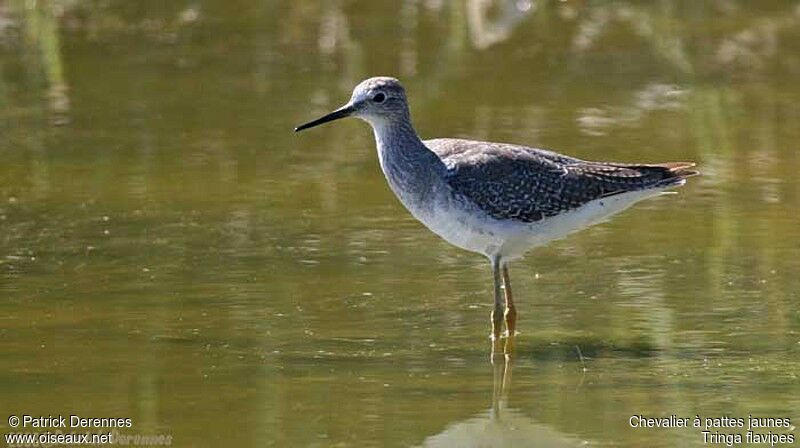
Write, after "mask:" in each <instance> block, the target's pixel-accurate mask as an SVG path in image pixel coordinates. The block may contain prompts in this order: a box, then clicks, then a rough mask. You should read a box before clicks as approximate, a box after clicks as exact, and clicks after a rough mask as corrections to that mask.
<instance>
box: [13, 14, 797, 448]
mask: <svg viewBox="0 0 800 448" xmlns="http://www.w3.org/2000/svg"><path fill="white" fill-rule="evenodd" d="M486 5H490V6H486ZM384 74H388V75H394V76H397V77H400V78H401V79H402V80H403V81H404V83H405V86H406V89H407V90H408V92H409V96H410V99H411V103H412V104H411V107H412V114H413V115H414V118H415V123H416V127H417V129H418V131H419V132H420V134H421V135H423V137H425V138H432V137H442V136H459V137H467V138H476V139H486V140H496V141H507V142H515V143H522V144H529V145H535V146H539V147H547V148H552V149H556V150H559V151H562V152H567V153H569V154H570V155H573V156H577V157H581V158H585V159H614V160H619V161H669V160H693V161H696V162H697V163H698V165H699V167H700V169H701V171H702V172H703V174H704V175H703V176H702V177H699V178H693V179H691V181H690V182H689V183H688V185H687V186H685V187H684V188H682V189H680V191H679V194H677V195H671V196H664V197H660V198H657V199H654V200H649V201H646V202H643V203H640V204H638V205H636V206H635V207H634V208H633V209H631V210H628V211H626V212H625V213H623V214H621V215H619V216H617V217H616V218H614V219H613V220H612V221H610V222H608V223H606V224H602V225H599V226H596V227H593V228H591V229H589V230H586V231H583V232H581V233H579V234H575V235H573V236H571V237H570V238H568V239H565V240H563V241H559V242H556V243H553V244H551V245H549V246H547V247H545V248H541V249H538V250H536V251H534V252H532V253H531V254H530V255H529V256H528V257H527V258H526V259H525V260H523V261H520V262H517V263H515V264H513V265H512V266H511V274H512V279H513V282H514V290H515V294H516V297H517V301H518V309H519V313H520V317H519V322H518V326H519V328H520V331H521V334H520V336H519V337H518V341H517V349H518V355H517V358H516V360H515V361H514V363H513V365H511V366H510V367H509V370H510V372H508V373H513V374H512V375H506V382H505V388H504V389H502V388H501V387H500V385H499V384H500V383H501V382H502V378H503V376H504V370H503V368H504V367H505V366H502V365H499V364H498V365H495V366H492V365H491V364H490V363H489V362H488V349H489V343H488V339H487V334H488V315H489V311H490V304H491V294H492V285H491V273H490V271H489V267H488V264H487V263H486V261H485V260H484V259H482V258H481V257H480V256H477V255H474V254H469V253H465V252H462V251H459V250H458V249H455V248H453V247H450V246H449V245H448V244H447V243H445V242H443V241H441V240H439V239H438V238H437V237H436V236H435V235H433V234H431V233H429V232H428V231H427V230H426V229H424V228H423V227H422V226H421V225H420V224H418V223H417V222H415V221H414V220H413V218H411V217H410V215H409V214H408V213H407V212H406V211H405V210H403V209H402V207H401V206H400V205H399V203H398V202H397V200H396V199H395V198H394V197H393V196H392V194H391V192H390V191H389V189H388V188H387V187H386V184H385V181H384V179H383V177H382V174H381V172H380V169H379V166H378V163H377V160H376V156H375V151H374V142H373V140H372V133H371V132H370V131H369V129H368V128H367V126H366V125H364V124H363V123H360V122H357V121H356V120H349V121H347V120H346V121H342V122H338V123H336V124H333V125H328V126H326V127H324V128H319V129H314V130H312V131H307V132H306V133H304V134H302V135H295V134H293V133H292V128H293V127H294V126H295V125H297V124H299V123H301V122H304V121H307V120H308V119H311V118H315V117H316V116H318V115H320V114H322V113H324V112H327V111H329V110H332V109H333V108H335V107H337V106H338V105H340V104H342V103H343V102H345V101H346V100H347V98H348V97H349V95H350V90H351V89H352V87H353V86H354V85H355V84H356V83H357V82H358V81H360V80H361V79H363V78H366V77H368V76H373V75H384ZM798 75H800V8H798V7H797V5H796V3H792V2H778V1H774V2H773V1H770V2H757V3H756V2H743V1H742V2H737V1H723V2H714V3H712V2H677V1H662V2H657V3H654V4H652V5H646V4H639V2H615V3H613V4H605V3H602V2H601V3H598V4H594V3H591V2H590V3H584V2H572V1H566V2H555V1H553V2H548V1H539V2H524V1H523V2H508V3H507V2H502V1H495V2H482V1H463V2H437V1H426V2H415V1H405V2H389V1H387V2H376V1H371V2H363V1H356V2H320V3H316V2H260V3H251V2H225V1H221V0H219V1H200V2H185V1H176V2H168V3H166V4H165V3H163V2H156V1H143V2H135V3H133V4H130V3H129V2H122V1H116V0H112V1H107V2H100V3H98V2H84V1H80V0H73V1H63V2H46V1H42V2H23V1H11V2H9V3H7V4H5V5H0V103H2V106H3V107H1V108H0V132H1V133H2V134H0V135H2V139H0V160H2V164H0V298H2V300H0V360H1V361H0V362H2V367H3V368H2V369H0V389H1V390H3V397H2V400H0V402H2V406H0V413H2V414H3V415H4V417H3V419H0V422H1V423H0V425H4V426H2V428H3V433H4V434H7V433H9V432H10V431H11V429H10V428H9V427H8V425H6V422H5V420H6V417H7V416H8V415H11V414H16V415H22V414H30V415H48V414H50V415H57V414H61V415H69V414H78V415H82V416H94V417H129V418H131V419H132V421H133V427H132V428H130V429H126V430H125V431H122V432H123V433H125V434H140V435H159V434H160V435H170V436H171V437H172V439H171V440H172V444H173V445H174V446H265V445H266V446H701V445H703V436H702V434H701V433H700V430H698V429H634V428H631V426H630V425H629V418H630V417H631V416H632V415H643V416H654V417H658V416H669V415H672V414H674V415H677V416H682V417H694V416H695V415H700V416H701V417H721V416H732V417H747V416H748V415H750V414H752V415H754V416H762V417H787V418H790V419H792V424H793V425H796V424H797V422H800V393H799V392H800V379H799V378H798V367H800V362H798V355H800V311H798V310H799V309H800V307H798V304H800V293H799V292H798V291H800V277H798V275H797V273H798V272H800V261H799V260H798V253H799V252H798V251H800V226H798V217H797V213H796V210H798V208H800V179H798V177H797V176H796V173H797V172H800V156H799V155H798V154H800V153H799V152H798V149H799V148H798V143H797V142H798V141H800V126H798V123H800V106H798V105H799V104H800V84H798V83H797V79H798ZM501 389H502V390H501ZM719 431H721V432H723V433H730V432H732V431H731V430H725V429H720V430H719ZM762 432H763V433H766V430H764V431H762ZM773 432H776V433H781V434H794V435H795V437H797V435H798V434H797V431H796V430H795V429H794V428H792V429H790V430H788V432H787V431H786V430H780V429H778V430H776V429H773Z"/></svg>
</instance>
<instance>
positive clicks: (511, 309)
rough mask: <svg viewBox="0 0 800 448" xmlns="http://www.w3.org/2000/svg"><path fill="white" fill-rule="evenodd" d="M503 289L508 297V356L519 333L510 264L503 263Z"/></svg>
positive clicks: (506, 317) (506, 318)
mask: <svg viewBox="0 0 800 448" xmlns="http://www.w3.org/2000/svg"><path fill="white" fill-rule="evenodd" d="M503 291H504V293H505V294H504V295H505V299H506V311H505V314H504V316H505V320H506V346H505V352H506V356H508V355H511V354H512V353H513V352H514V336H516V334H517V307H515V306H514V296H513V295H512V294H511V279H510V278H509V276H508V266H507V265H505V264H503Z"/></svg>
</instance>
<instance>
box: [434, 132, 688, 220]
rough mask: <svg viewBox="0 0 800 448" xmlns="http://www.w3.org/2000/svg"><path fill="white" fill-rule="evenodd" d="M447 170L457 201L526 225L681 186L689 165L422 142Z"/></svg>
mask: <svg viewBox="0 0 800 448" xmlns="http://www.w3.org/2000/svg"><path fill="white" fill-rule="evenodd" d="M423 143H424V144H425V146H427V147H428V148H429V149H430V150H432V151H433V152H434V153H436V154H437V155H438V156H439V158H440V159H441V160H442V161H443V162H444V164H445V166H446V167H447V174H446V181H447V184H448V185H449V186H450V187H451V188H452V193H453V195H454V196H455V197H456V198H460V199H462V200H467V201H471V202H472V203H473V204H475V205H476V206H478V207H479V208H480V209H481V210H483V211H485V212H486V213H487V214H489V215H490V216H492V217H493V218H495V219H499V220H506V219H510V220H516V221H520V222H525V223H531V222H537V221H541V220H542V219H544V218H547V217H551V216H556V215H558V214H560V213H564V212H568V211H570V210H574V209H577V208H579V207H581V206H583V205H585V204H587V203H589V202H591V201H593V200H596V199H600V198H603V197H608V196H612V195H615V194H620V193H625V192H630V191H638V190H645V189H649V188H664V187H668V186H676V185H680V184H682V183H683V179H684V178H685V177H686V176H687V175H691V174H693V172H691V171H687V170H686V168H688V167H690V166H692V164H689V163H686V164H684V163H672V164H661V165H659V164H655V165H634V164H620V163H602V162H587V161H583V160H580V159H576V158H573V157H568V156H564V155H561V154H557V153H554V152H551V151H546V150H542V149H536V148H529V147H526V146H518V145H510V144H503V143H489V142H479V141H474V140H461V139H435V140H426V141H424V142H423Z"/></svg>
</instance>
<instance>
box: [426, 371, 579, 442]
mask: <svg viewBox="0 0 800 448" xmlns="http://www.w3.org/2000/svg"><path fill="white" fill-rule="evenodd" d="M513 369H514V364H513V358H510V357H509V358H506V359H505V360H504V361H500V360H498V361H495V362H493V363H492V370H493V376H494V378H493V386H492V407H491V408H490V409H489V410H488V411H485V412H482V413H480V414H478V415H476V416H474V417H472V418H469V419H467V420H464V421H460V422H456V423H453V424H451V425H449V426H448V427H447V428H445V430H444V431H442V432H441V433H439V434H436V435H434V436H431V437H428V438H427V439H425V440H424V441H423V442H422V445H421V446H422V447H427V448H439V447H511V446H520V447H522V446H525V447H528V446H543V447H555V448H566V447H582V446H587V445H589V443H588V442H587V441H583V440H580V439H578V438H576V437H574V436H572V435H569V434H565V433H563V432H561V431H559V430H558V429H557V428H554V427H552V426H550V425H547V424H544V423H538V422H536V421H535V420H533V419H532V418H530V417H529V416H527V415H525V414H524V413H523V412H522V411H521V410H519V409H514V408H510V407H508V399H509V396H510V395H511V376H512V372H513Z"/></svg>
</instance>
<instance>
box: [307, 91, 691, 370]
mask: <svg viewBox="0 0 800 448" xmlns="http://www.w3.org/2000/svg"><path fill="white" fill-rule="evenodd" d="M351 116H352V117H357V118H360V119H362V120H364V121H366V122H367V123H369V124H370V125H371V126H372V130H373V131H374V133H375V142H376V143H377V146H378V158H379V160H380V165H381V169H382V170H383V174H384V175H385V176H386V180H387V181H388V182H389V187H391V189H392V191H393V192H394V194H395V195H397V197H398V198H399V199H400V202H402V203H403V205H405V207H406V208H407V209H408V210H409V211H410V212H411V214H412V215H414V217H415V218H417V219H418V220H419V221H421V222H422V223H423V224H425V226H426V227H428V228H429V229H430V230H432V231H433V232H434V233H436V234H437V235H439V236H441V237H442V238H444V239H445V240H447V241H448V242H449V243H451V244H453V245H455V246H458V247H460V248H462V249H466V250H469V251H472V252H477V253H480V254H483V255H485V256H486V257H487V258H489V261H490V262H491V264H492V272H493V274H494V309H493V311H492V314H491V322H492V333H491V338H492V354H493V355H494V354H500V353H503V351H505V353H506V354H507V355H508V354H510V353H511V352H512V351H513V347H514V335H515V334H516V320H517V310H516V307H515V306H514V299H513V296H512V294H511V282H510V280H509V275H508V262H509V261H511V260H514V259H516V258H519V257H521V256H522V255H523V254H524V253H525V252H527V251H528V250H530V249H532V248H534V247H537V246H541V245H544V244H546V243H547V242H549V241H552V240H555V239H558V238H561V237H564V236H565V235H567V234H568V233H571V232H574V231H576V230H580V229H583V228H585V227H588V226H590V225H593V224H596V223H598V222H601V221H603V220H604V219H605V218H608V217H609V216H611V215H613V214H615V213H618V212H621V211H622V210H624V209H626V208H628V207H629V206H631V205H632V204H634V203H635V202H638V201H641V200H642V199H645V198H648V197H651V196H656V195H658V194H660V193H661V192H663V191H664V190H666V189H669V188H674V187H678V186H681V185H683V184H684V183H685V182H686V178H687V177H689V176H693V175H695V174H697V171H694V170H691V169H690V168H691V167H692V166H694V164H693V163H689V162H668V163H656V164H629V163H609V162H589V161H585V160H580V159H576V158H573V157H569V156H565V155H561V154H557V153H555V152H551V151H545V150H542V149H535V148H529V147H526V146H518V145H510V144H505V143H489V142H480V141H474V140H461V139H452V138H442V139H434V140H421V139H420V138H419V136H418V135H417V133H416V131H415V130H414V127H413V125H412V124H411V115H410V113H409V110H408V102H407V100H406V93H405V90H404V89H403V87H402V86H401V85H400V82H399V81H398V80H397V79H394V78H388V77H377V78H370V79H367V80H365V81H363V82H361V83H360V84H359V85H358V86H356V88H355V89H354V90H353V95H352V97H351V98H350V101H349V102H348V103H347V104H345V105H344V106H342V107H340V108H339V109H337V110H335V111H333V112H331V113H329V114H328V115H325V116H323V117H321V118H318V119H316V120H314V121H311V122H308V123H306V124H303V125H301V126H298V127H297V128H295V132H297V131H302V130H303V129H308V128H311V127H314V126H317V125H320V124H323V123H327V122H329V121H333V120H337V119H339V118H345V117H351ZM504 305H505V306H504ZM503 320H505V324H506V333H505V336H506V342H505V344H504V345H503V344H501V333H502V326H503Z"/></svg>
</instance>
